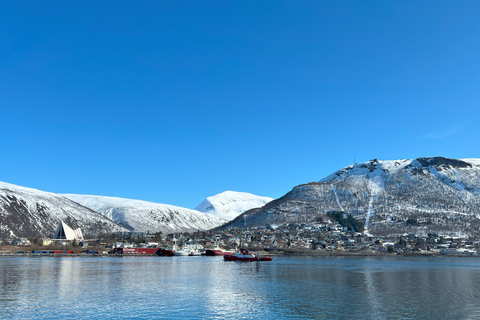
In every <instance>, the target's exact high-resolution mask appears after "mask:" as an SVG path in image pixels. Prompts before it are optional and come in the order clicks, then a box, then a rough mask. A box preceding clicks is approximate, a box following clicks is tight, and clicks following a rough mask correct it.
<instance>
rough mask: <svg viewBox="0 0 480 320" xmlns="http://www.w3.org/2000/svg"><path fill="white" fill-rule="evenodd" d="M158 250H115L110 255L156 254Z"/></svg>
mask: <svg viewBox="0 0 480 320" xmlns="http://www.w3.org/2000/svg"><path fill="white" fill-rule="evenodd" d="M159 250H160V248H115V249H113V251H112V253H116V254H145V255H148V254H156V253H157V251H159Z"/></svg>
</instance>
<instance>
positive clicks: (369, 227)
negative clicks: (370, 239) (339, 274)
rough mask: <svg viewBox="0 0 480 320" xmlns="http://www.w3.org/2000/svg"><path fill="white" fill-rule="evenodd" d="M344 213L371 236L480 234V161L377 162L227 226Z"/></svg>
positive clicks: (328, 179)
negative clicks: (358, 223)
mask: <svg viewBox="0 0 480 320" xmlns="http://www.w3.org/2000/svg"><path fill="white" fill-rule="evenodd" d="M331 212H343V213H345V214H347V215H352V216H353V217H355V219H357V220H360V221H362V222H364V223H365V228H366V230H365V231H366V232H369V233H371V234H377V235H381V234H404V233H416V234H427V233H441V234H449V233H457V234H466V235H480V159H463V160H456V159H448V158H443V157H430V158H418V159H415V160H392V161H379V160H377V159H375V160H371V161H368V162H364V163H358V164H354V165H350V166H348V167H345V168H343V169H341V170H339V171H337V172H335V173H333V174H331V175H330V176H328V177H326V178H324V179H322V180H320V181H319V182H312V183H308V184H304V185H299V186H297V187H295V188H293V190H292V191H290V192H289V193H287V194H286V195H285V196H283V197H282V198H280V199H277V200H274V201H272V202H270V203H268V204H267V205H265V206H264V207H262V208H258V209H252V210H250V211H247V212H245V213H244V214H242V215H241V216H239V217H237V218H236V219H235V220H233V221H231V222H229V223H227V224H226V225H224V226H223V227H222V228H226V227H234V226H236V227H245V226H248V227H252V226H262V225H265V224H270V225H279V224H284V223H309V222H314V221H323V220H326V219H328V216H327V214H328V213H331Z"/></svg>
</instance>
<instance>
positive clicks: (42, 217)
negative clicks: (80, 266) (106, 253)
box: [0, 182, 125, 238]
mask: <svg viewBox="0 0 480 320" xmlns="http://www.w3.org/2000/svg"><path fill="white" fill-rule="evenodd" d="M61 220H63V221H64V222H65V223H67V224H68V225H69V226H70V227H72V228H74V229H76V228H81V229H82V231H83V234H84V236H85V237H86V238H88V237H94V236H97V235H100V234H103V233H111V232H115V231H125V229H124V228H123V227H121V226H119V225H117V224H116V223H114V222H113V221H111V220H110V219H107V218H106V217H104V216H102V215H100V214H98V213H97V212H94V211H92V210H90V209H88V208H86V207H83V206H81V205H79V204H78V203H75V202H73V201H71V200H69V199H66V198H64V197H62V196H60V195H57V194H54V193H50V192H44V191H40V190H36V189H31V188H25V187H20V186H16V185H13V184H9V183H5V182H0V237H1V238H4V237H52V236H53V234H54V232H55V230H56V229H57V227H58V225H59V223H60V221H61Z"/></svg>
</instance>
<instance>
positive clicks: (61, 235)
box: [53, 221, 83, 240]
mask: <svg viewBox="0 0 480 320" xmlns="http://www.w3.org/2000/svg"><path fill="white" fill-rule="evenodd" d="M53 239H63V240H83V234H82V230H81V229H80V228H78V229H75V230H73V229H72V228H70V227H69V226H68V225H67V224H66V223H65V222H63V221H60V224H59V225H58V228H57V231H55V234H54V236H53Z"/></svg>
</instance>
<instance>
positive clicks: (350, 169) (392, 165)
mask: <svg viewBox="0 0 480 320" xmlns="http://www.w3.org/2000/svg"><path fill="white" fill-rule="evenodd" d="M476 165H477V166H478V165H480V160H479V159H464V160H458V159H449V158H444V157H422V158H417V159H413V160H412V159H402V160H383V161H382V160H377V159H373V160H370V161H367V162H363V163H355V164H353V165H350V166H347V167H345V168H343V169H340V170H338V171H336V172H335V173H333V174H331V175H329V176H328V177H325V178H323V179H322V180H320V181H319V182H320V183H321V182H332V181H335V180H345V179H346V178H349V179H352V177H354V176H363V177H366V178H369V179H375V177H381V176H386V175H388V176H390V175H395V174H397V173H399V172H402V171H408V172H411V173H414V174H415V173H421V172H427V171H430V172H431V171H432V170H437V169H439V170H455V169H461V168H472V167H474V166H476Z"/></svg>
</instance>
